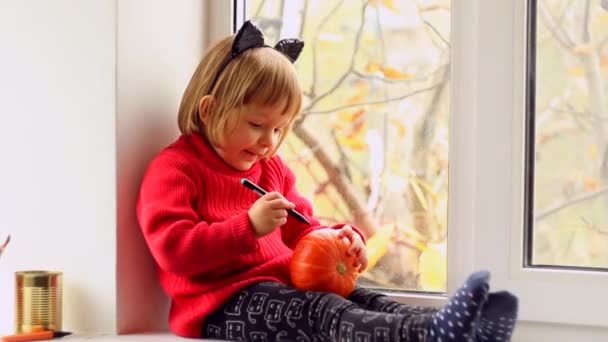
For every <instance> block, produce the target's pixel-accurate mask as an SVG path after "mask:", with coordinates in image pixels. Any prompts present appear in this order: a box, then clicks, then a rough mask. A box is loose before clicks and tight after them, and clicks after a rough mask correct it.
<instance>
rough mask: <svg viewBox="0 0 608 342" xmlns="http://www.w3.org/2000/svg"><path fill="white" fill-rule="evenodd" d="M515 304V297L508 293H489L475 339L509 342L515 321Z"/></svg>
mask: <svg viewBox="0 0 608 342" xmlns="http://www.w3.org/2000/svg"><path fill="white" fill-rule="evenodd" d="M517 303H518V300H517V297H515V296H514V295H513V294H511V293H510V292H508V291H500V292H492V293H490V294H489V295H488V300H487V302H486V304H485V305H484V307H483V309H482V311H481V316H480V319H479V323H478V324H477V329H476V331H475V334H476V336H477V339H478V340H479V341H510V340H511V335H512V334H513V328H514V327H515V320H516V319H517Z"/></svg>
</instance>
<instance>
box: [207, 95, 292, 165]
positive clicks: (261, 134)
mask: <svg viewBox="0 0 608 342" xmlns="http://www.w3.org/2000/svg"><path fill="white" fill-rule="evenodd" d="M283 108H284V106H282V103H279V104H274V105H257V104H249V105H245V106H243V107H242V108H240V112H241V113H240V118H239V119H238V120H237V122H236V123H235V124H234V126H233V127H234V128H233V129H232V130H227V131H226V133H225V135H224V139H223V141H222V145H221V146H215V145H214V146H213V148H214V149H215V151H216V152H217V153H218V154H219V155H220V157H222V159H223V160H224V161H225V162H226V163H227V164H228V165H230V166H232V167H233V168H235V169H237V170H240V171H246V170H249V169H250V168H251V166H253V165H254V164H255V163H256V162H258V161H259V160H260V159H262V158H264V157H267V156H268V155H270V154H271V153H273V152H274V150H275V148H276V147H277V143H278V141H279V138H280V137H281V134H282V133H284V130H285V129H286V128H287V125H288V123H289V119H290V116H289V115H286V114H283V113H282V109H283ZM234 114H235V115H238V113H236V112H235V113H234Z"/></svg>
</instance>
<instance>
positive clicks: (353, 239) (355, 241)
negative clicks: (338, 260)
mask: <svg viewBox="0 0 608 342" xmlns="http://www.w3.org/2000/svg"><path fill="white" fill-rule="evenodd" d="M338 237H339V238H341V239H343V240H344V242H346V243H348V244H350V248H349V249H348V252H347V253H348V255H356V256H357V263H358V264H357V265H354V266H355V267H356V266H359V272H363V271H364V270H365V268H366V267H367V251H366V249H365V244H364V243H363V239H361V236H359V234H358V233H357V232H355V231H354V230H353V228H352V227H351V226H350V225H348V224H345V225H344V226H342V228H340V229H339V232H338Z"/></svg>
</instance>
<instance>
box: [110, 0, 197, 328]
mask: <svg viewBox="0 0 608 342" xmlns="http://www.w3.org/2000/svg"><path fill="white" fill-rule="evenodd" d="M204 5H205V3H204V2H202V1H200V0H188V1H185V0H180V1H171V0H154V1H151V0H129V1H119V2H118V44H117V46H118V55H117V75H118V76H117V77H118V82H117V114H118V120H117V123H118V126H117V127H118V241H117V242H118V263H117V267H118V272H117V289H118V292H117V296H118V308H117V309H118V331H119V332H121V333H133V332H140V331H152V330H162V329H166V328H167V314H168V299H167V298H166V296H165V295H164V294H163V293H162V291H161V288H160V286H159V284H158V277H157V275H156V270H155V268H154V263H153V260H152V258H151V256H150V254H149V252H148V250H147V247H146V245H145V243H144V240H143V238H142V235H141V233H140V229H139V227H138V225H137V221H136V217H135V201H136V198H137V192H138V189H139V183H140V181H141V177H142V175H143V173H144V171H145V168H146V166H147V164H148V163H149V161H150V159H151V158H152V157H153V156H154V155H155V154H156V153H157V152H158V151H159V150H160V149H161V148H162V147H164V146H165V145H167V144H168V143H170V142H171V141H172V140H174V139H175V138H176V137H177V135H178V130H177V109H178V107H179V102H180V100H181V95H182V92H183V90H184V88H185V87H186V85H187V84H188V81H189V80H190V76H191V75H192V72H193V71H194V69H195V68H196V66H197V65H198V62H199V60H200V58H201V56H202V52H203V50H204V48H205V44H206V38H205V36H204V30H203V24H204V20H203V16H204V13H205V12H206V8H204V7H205V6H204Z"/></svg>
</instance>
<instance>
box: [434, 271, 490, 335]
mask: <svg viewBox="0 0 608 342" xmlns="http://www.w3.org/2000/svg"><path fill="white" fill-rule="evenodd" d="M489 280H490V273H488V272H487V271H479V272H475V273H473V274H472V275H471V276H469V278H468V279H467V281H466V282H465V284H464V285H463V286H462V287H461V288H460V289H459V290H458V291H456V293H455V294H454V295H453V296H452V297H451V298H450V300H449V301H448V304H447V305H445V306H444V307H443V308H441V310H439V311H438V312H436V313H434V314H432V315H431V317H432V321H431V322H432V323H431V326H430V329H429V330H430V334H429V335H430V336H429V337H430V341H436V342H441V341H450V342H466V341H469V340H472V339H473V336H474V334H475V328H476V323H477V321H478V320H479V318H480V314H481V309H482V308H483V307H484V304H485V302H486V300H487V297H488V291H489V285H488V281H489Z"/></svg>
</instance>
